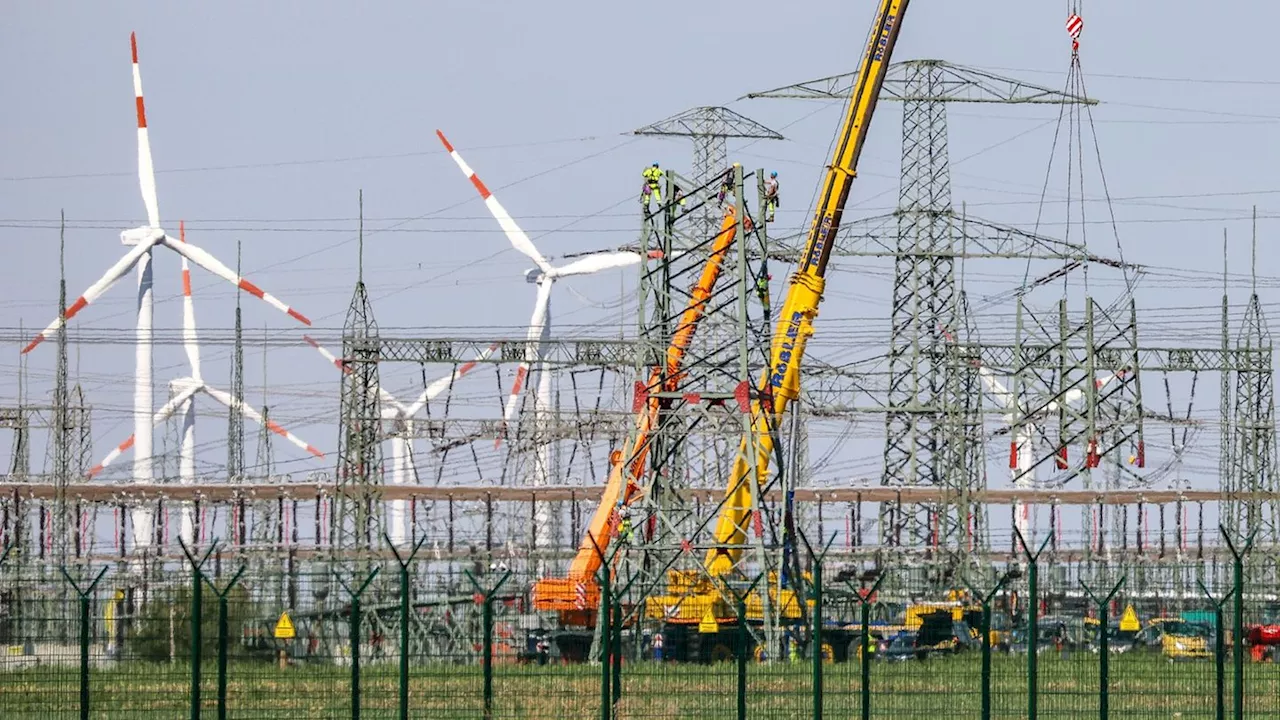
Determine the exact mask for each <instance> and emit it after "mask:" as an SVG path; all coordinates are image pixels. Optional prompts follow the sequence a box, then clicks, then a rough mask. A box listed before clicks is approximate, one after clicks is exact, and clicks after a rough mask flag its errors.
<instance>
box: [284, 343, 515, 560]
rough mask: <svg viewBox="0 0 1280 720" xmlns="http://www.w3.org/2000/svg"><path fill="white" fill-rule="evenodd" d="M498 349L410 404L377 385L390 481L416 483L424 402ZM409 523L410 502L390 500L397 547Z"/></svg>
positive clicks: (488, 351)
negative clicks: (416, 441)
mask: <svg viewBox="0 0 1280 720" xmlns="http://www.w3.org/2000/svg"><path fill="white" fill-rule="evenodd" d="M302 339H304V340H306V341H307V344H308V345H310V346H311V347H313V348H315V349H316V352H319V353H320V355H321V356H323V357H324V359H325V360H328V361H329V362H330V363H332V364H333V365H334V367H336V368H338V369H339V370H341V371H343V372H344V373H348V374H349V373H351V368H350V367H349V366H347V364H346V363H344V362H343V361H342V360H341V359H339V358H338V356H336V355H334V354H333V353H331V352H329V350H327V349H325V347H324V346H322V345H321V344H320V343H318V342H316V341H315V339H313V338H312V337H310V336H308V335H303V336H302ZM497 349H498V344H497V343H494V344H492V345H490V346H489V347H487V348H485V349H484V350H482V351H480V353H479V354H478V355H476V358H475V360H472V361H470V362H467V363H463V364H462V365H459V366H458V368H457V369H456V370H454V371H453V372H452V373H450V374H448V375H445V376H443V377H439V378H436V379H435V380H433V381H431V382H430V383H429V384H428V385H427V386H426V387H425V388H423V390H422V393H421V394H419V395H418V398H417V399H416V400H414V401H413V402H412V403H411V404H409V405H405V404H404V403H402V402H400V401H399V400H397V399H396V397H395V396H394V395H392V394H391V393H389V392H387V391H386V390H384V389H383V388H382V386H381V385H379V386H378V397H379V399H381V401H382V419H383V421H384V422H385V423H386V424H387V425H388V426H389V427H390V428H391V430H390V431H389V432H387V437H389V438H390V440H391V484H393V485H405V484H408V483H409V482H410V481H411V480H412V482H413V484H415V485H416V484H417V478H418V467H417V463H416V462H415V461H414V457H413V436H414V427H413V424H414V421H415V419H416V418H417V416H418V413H420V412H422V409H423V408H424V407H426V406H427V403H429V402H431V401H432V400H435V399H436V398H437V397H439V396H440V393H442V392H444V391H445V390H447V389H449V388H451V387H453V383H454V381H456V380H458V379H459V378H461V377H462V376H464V375H466V374H467V373H469V372H471V371H472V370H473V369H474V368H475V367H476V365H477V364H479V363H480V362H482V361H483V360H485V359H486V358H488V357H489V356H490V355H492V354H493V353H494V351H496V350H497ZM411 522H412V521H411V518H410V517H409V501H408V500H392V501H391V507H390V509H389V511H388V517H387V525H388V526H389V527H390V530H389V531H388V533H387V535H388V536H389V537H390V538H391V543H392V544H393V545H397V546H400V545H406V544H408V543H409V541H410V538H412V537H413V536H412V533H411V532H410V524H411Z"/></svg>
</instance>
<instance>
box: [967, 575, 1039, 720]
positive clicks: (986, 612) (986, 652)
mask: <svg viewBox="0 0 1280 720" xmlns="http://www.w3.org/2000/svg"><path fill="white" fill-rule="evenodd" d="M1019 574H1020V573H1018V572H1017V571H1016V570H1014V571H1009V572H1006V573H1005V574H1004V575H1001V576H1000V580H999V581H997V582H996V586H995V587H993V588H991V592H988V593H982V592H979V591H978V590H976V589H974V587H973V586H972V585H970V586H969V592H971V593H973V595H974V597H979V598H982V716H981V717H982V720H991V599H992V598H994V597H995V596H996V593H998V592H1000V591H1001V590H1003V589H1004V586H1005V584H1006V583H1008V582H1009V581H1010V580H1012V579H1014V578H1015V577H1017V576H1018V575H1019ZM1027 648H1028V649H1027V652H1029V653H1034V652H1035V647H1034V646H1033V644H1028V645H1027Z"/></svg>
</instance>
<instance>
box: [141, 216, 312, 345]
mask: <svg viewBox="0 0 1280 720" xmlns="http://www.w3.org/2000/svg"><path fill="white" fill-rule="evenodd" d="M160 242H162V243H164V245H165V247H168V248H169V249H171V250H173V251H174V252H176V253H178V254H179V255H182V256H183V257H185V258H188V259H189V260H191V262H193V263H195V264H197V265H199V266H200V267H202V268H204V269H205V270H208V271H209V272H211V273H213V274H214V275H217V276H218V277H220V278H222V279H223V280H226V281H227V282H229V283H231V284H232V285H235V286H236V287H238V288H240V289H241V290H244V291H245V292H247V293H249V294H250V295H252V296H254V297H256V298H258V299H260V300H263V301H265V302H266V303H267V304H268V305H270V306H271V307H273V308H275V309H277V310H279V311H280V312H282V313H285V314H287V315H288V316H289V317H291V318H293V319H294V320H297V321H298V322H300V323H302V324H303V325H310V324H311V321H310V320H308V319H307V317H306V316H305V315H303V314H302V313H300V312H298V311H297V310H294V309H293V308H291V307H289V306H288V305H285V304H284V303H283V302H281V301H280V299H279V298H277V297H275V296H274V295H272V294H271V293H267V292H263V291H262V289H261V288H259V287H258V286H257V285H254V284H253V283H251V282H249V280H248V279H247V278H244V277H241V276H239V275H236V274H235V273H234V272H232V270H231V268H229V267H227V266H226V265H223V264H222V261H220V260H218V258H216V257H214V256H213V255H211V254H209V252H208V251H206V250H202V249H201V248H198V247H196V246H195V245H192V244H191V243H184V242H174V241H173V239H172V238H169V237H167V236H166V237H164V238H163V239H161V241H160Z"/></svg>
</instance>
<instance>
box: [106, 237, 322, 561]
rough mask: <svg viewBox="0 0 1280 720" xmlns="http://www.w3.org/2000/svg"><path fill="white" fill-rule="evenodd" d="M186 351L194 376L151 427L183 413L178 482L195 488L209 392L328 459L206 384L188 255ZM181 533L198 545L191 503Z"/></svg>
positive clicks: (174, 391)
mask: <svg viewBox="0 0 1280 720" xmlns="http://www.w3.org/2000/svg"><path fill="white" fill-rule="evenodd" d="M178 228H179V229H178V242H180V243H185V242H186V231H185V229H184V228H183V227H182V225H181V224H179V226H178ZM182 348H183V350H185V351H186V354H187V362H188V363H189V364H190V366H191V374H190V375H189V376H188V377H184V378H178V379H176V380H172V381H170V383H169V388H170V394H171V397H170V398H169V402H167V403H165V405H164V407H162V408H160V410H159V411H158V412H156V414H155V416H154V417H153V418H152V421H151V427H153V428H155V427H159V426H160V425H161V424H163V423H164V421H166V420H168V419H169V417H170V416H171V415H173V413H174V412H176V411H178V410H181V411H182V442H181V445H180V450H179V453H178V480H179V482H180V483H182V484H183V485H192V484H194V483H195V481H196V453H195V451H196V408H195V396H196V395H197V394H198V393H205V394H206V395H208V396H209V397H211V398H213V399H214V400H216V401H217V402H219V403H220V404H222V405H224V406H225V407H226V408H227V409H228V410H238V411H239V412H241V413H243V414H244V415H246V416H247V417H249V418H250V419H252V420H253V421H254V422H256V423H258V424H259V425H262V426H263V427H265V428H267V429H268V430H270V431H272V432H274V433H276V434H277V435H279V436H281V437H283V438H284V439H286V440H288V441H289V442H291V443H293V444H294V445H297V446H298V447H300V448H302V449H303V450H306V451H307V452H309V453H311V454H312V455H314V456H315V457H318V458H323V457H324V453H323V452H321V451H319V450H317V449H316V448H315V447H313V446H312V445H310V444H308V443H307V442H305V441H304V440H302V439H301V438H299V437H298V436H296V435H294V434H293V433H291V432H289V431H288V430H285V429H284V428H283V427H281V426H280V425H279V424H278V423H276V422H275V421H273V420H266V419H264V418H263V417H262V415H260V414H258V411H257V410H254V409H253V408H252V407H250V406H248V405H247V404H246V403H245V402H244V399H243V398H239V397H235V396H234V395H231V394H229V393H226V392H223V391H222V390H219V389H218V388H215V387H212V386H210V385H209V384H208V383H206V382H205V380H204V375H203V374H202V373H201V371H200V340H199V337H198V335H197V332H196V311H195V303H194V302H193V300H192V298H191V268H190V266H188V265H187V258H186V257H185V256H184V257H183V258H182ZM134 441H135V437H134V436H133V435H131V436H129V438H128V439H126V440H125V441H124V442H122V443H120V444H119V445H117V446H116V447H115V448H114V449H113V450H112V451H111V452H110V453H108V454H107V456H106V457H105V458H103V460H102V462H101V463H99V464H98V465H96V466H95V467H94V468H93V469H91V470H90V471H89V477H90V478H92V477H94V476H95V475H97V474H98V473H100V472H102V471H103V470H105V469H106V468H107V466H108V465H110V464H111V463H112V462H113V461H114V460H115V459H116V458H118V457H120V454H121V453H123V452H124V451H125V450H127V449H128V448H129V446H130V445H133V444H134ZM179 532H180V534H179V537H181V538H182V541H183V542H185V543H188V544H190V543H192V542H194V540H195V512H194V506H193V505H192V504H191V503H183V505H182V521H181V529H180V531H179Z"/></svg>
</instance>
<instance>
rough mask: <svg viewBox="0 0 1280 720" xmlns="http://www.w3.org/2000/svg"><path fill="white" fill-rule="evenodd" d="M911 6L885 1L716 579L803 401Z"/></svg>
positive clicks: (764, 395) (711, 557)
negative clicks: (854, 194) (804, 377)
mask: <svg viewBox="0 0 1280 720" xmlns="http://www.w3.org/2000/svg"><path fill="white" fill-rule="evenodd" d="M908 1H909V0H880V8H879V10H878V11H877V12H876V16H875V21H874V23H873V25H872V30H871V37H870V40H869V42H868V44H867V49H866V52H865V53H864V54H863V57H862V64H861V65H860V66H859V70H858V76H857V80H856V82H855V85H854V88H853V92H852V93H851V95H850V100H849V108H848V111H847V113H846V114H845V118H844V122H843V124H842V125H841V130H840V137H839V141H838V142H837V143H836V146H835V153H834V157H833V158H832V161H831V165H830V166H829V167H828V168H827V176H826V180H825V181H824V182H823V186H822V193H821V194H820V195H819V196H818V205H817V209H816V212H815V214H814V218H813V225H812V226H811V227H810V229H809V240H808V243H807V245H806V246H805V251H804V254H803V255H802V256H801V260H800V265H799V266H798V267H797V268H796V271H795V273H794V274H793V275H792V276H791V279H790V284H789V286H788V288H787V297H786V300H785V301H784V302H783V305H782V313H781V315H780V316H779V318H778V325H777V328H776V330H775V332H774V335H773V342H772V348H771V351H770V365H769V367H768V368H766V370H765V374H764V377H762V378H761V380H760V386H759V388H758V390H759V392H758V395H757V399H756V401H755V402H754V403H753V407H752V428H751V434H752V435H753V436H754V439H755V458H754V464H753V463H752V458H751V457H750V456H749V453H750V452H751V449H750V445H749V443H750V441H751V437H750V436H744V437H743V439H742V444H741V445H740V446H739V448H738V454H737V457H736V458H735V460H734V463H733V470H732V472H731V474H730V476H729V483H728V487H727V488H726V491H725V502H724V505H723V506H722V509H721V512H720V516H719V518H718V519H717V521H716V530H715V545H714V547H712V548H711V549H710V550H708V551H707V556H706V559H705V560H704V567H705V568H706V570H707V572H708V574H710V575H711V576H713V577H715V576H721V575H725V574H727V573H729V572H730V571H731V570H733V567H734V564H735V563H736V562H737V561H738V558H739V557H740V556H741V554H742V546H743V543H744V542H745V540H746V525H747V523H748V521H749V519H750V516H751V512H752V510H751V506H752V500H753V492H752V486H753V483H752V482H751V481H752V479H753V478H752V472H753V470H754V472H755V473H756V476H755V478H754V479H755V480H756V483H755V485H756V486H757V487H760V486H763V485H764V484H765V483H764V479H765V478H764V476H765V474H766V472H767V469H768V467H769V458H770V456H771V455H772V453H773V447H774V435H773V430H774V428H776V427H777V424H778V421H779V420H781V418H782V416H783V414H784V413H785V412H786V409H787V405H788V404H789V403H790V402H791V401H793V400H795V399H797V398H798V397H799V396H800V361H801V359H803V357H804V351H805V345H806V343H807V342H808V340H809V337H810V336H811V335H812V334H813V321H814V319H815V318H817V316H818V305H819V304H820V303H821V302H822V291H823V288H824V286H825V284H826V277H825V276H826V270H827V261H828V260H829V259H830V257H831V249H832V245H833V244H834V243H835V236H836V231H837V230H838V229H839V227H840V219H841V216H842V215H843V214H844V204H845V201H846V200H847V199H848V197H849V189H850V188H851V187H852V185H853V179H854V178H855V177H857V169H858V158H859V157H860V156H861V155H862V147H863V145H864V143H865V141H866V137H867V129H868V128H869V127H870V125H871V116H872V114H873V113H874V112H875V108H876V100H877V99H878V98H879V96H880V91H881V89H882V88H883V86H884V78H885V73H886V71H887V70H888V67H889V59H890V56H891V55H892V54H893V47H894V45H895V44H896V43H897V39H898V32H899V30H900V29H901V27H902V18H903V15H904V14H905V13H906V11H907V3H908Z"/></svg>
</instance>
